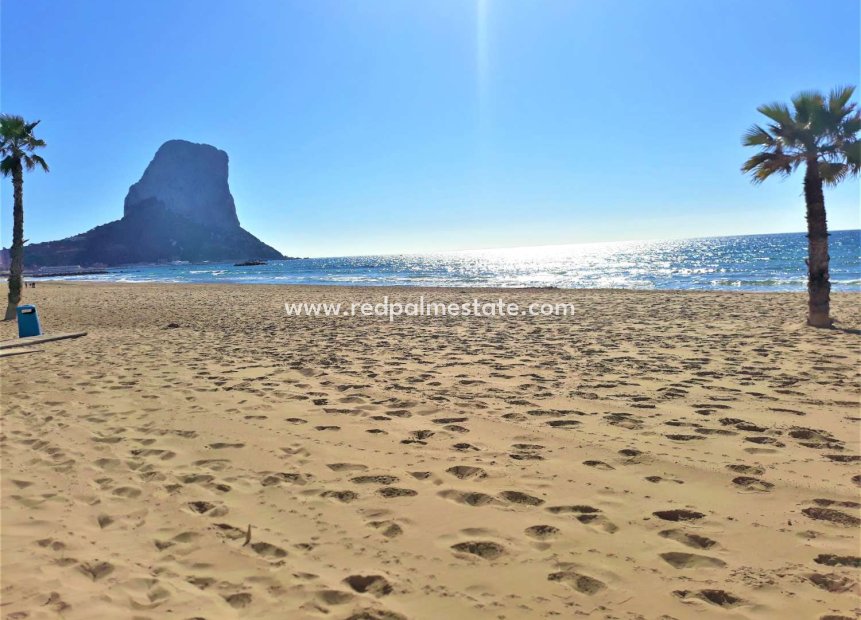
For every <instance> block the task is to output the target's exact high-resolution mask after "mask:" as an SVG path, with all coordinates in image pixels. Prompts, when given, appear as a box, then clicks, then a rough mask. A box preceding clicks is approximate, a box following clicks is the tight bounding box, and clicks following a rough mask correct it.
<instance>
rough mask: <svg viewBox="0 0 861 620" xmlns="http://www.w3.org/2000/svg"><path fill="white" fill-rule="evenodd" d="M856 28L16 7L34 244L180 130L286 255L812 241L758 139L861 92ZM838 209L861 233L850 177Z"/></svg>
mask: <svg viewBox="0 0 861 620" xmlns="http://www.w3.org/2000/svg"><path fill="white" fill-rule="evenodd" d="M859 22H861V16H860V15H859V3H858V2H857V0H829V1H828V2H822V1H821V0H817V1H812V0H811V1H809V2H808V1H806V0H757V1H756V2H750V1H749V0H696V1H691V0H649V1H648V2H646V1H640V0H588V1H587V0H558V1H556V0H542V1H537V2H527V1H517V0H483V1H470V0H434V1H433V2H424V1H422V2H419V1H418V0H414V1H413V0H410V1H408V0H361V1H359V0H356V1H350V2H348V1H337V2H336V1H329V0H314V1H308V0H303V1H287V0H258V1H255V2H235V0H182V1H176V0H146V1H139V2H133V1H131V0H128V1H123V2H116V1H115V0H64V1H63V2H57V1H56V0H27V1H26V2H24V1H17V2H4V3H3V5H2V14H0V35H2V38H0V53H2V57H0V108H2V110H3V111H4V112H10V113H17V114H22V115H24V116H25V117H27V118H30V119H41V120H42V124H41V125H40V126H39V134H40V135H41V137H43V138H44V139H46V140H47V141H48V145H49V148H48V149H46V151H45V153H44V155H45V157H46V159H47V160H48V161H49V163H50V164H51V167H52V171H51V173H50V174H48V175H45V174H35V173H34V174H31V175H29V176H28V177H27V178H26V181H25V204H26V224H25V226H26V228H25V237H27V238H29V239H30V240H31V241H34V242H35V241H46V240H51V239H56V238H61V237H64V236H68V235H71V234H75V233H78V232H83V231H85V230H87V229H89V228H92V227H93V226H96V225H98V224H101V223H104V222H107V221H109V220H113V219H117V218H119V217H120V216H121V215H122V205H123V198H124V197H125V194H126V192H127V190H128V187H129V185H131V184H132V183H133V182H135V181H137V180H138V178H139V177H140V175H141V174H142V172H143V170H144V168H145V167H146V165H147V163H148V162H149V161H150V159H151V158H152V156H153V154H154V153H155V151H156V149H157V148H158V147H159V145H160V144H161V143H163V142H164V141H166V140H168V139H171V138H183V139H187V140H192V141H195V142H206V143H209V144H213V145H215V146H218V147H219V148H221V149H224V150H225V151H227V152H228V154H229V155H230V184H231V189H232V191H233V195H234V197H235V199H236V203H237V207H238V211H239V218H240V221H241V222H242V224H243V226H245V227H246V228H247V229H249V230H250V231H252V232H253V233H255V234H256V235H258V236H259V237H261V238H262V239H263V240H264V241H266V242H268V243H270V244H272V245H274V246H275V247H277V248H278V249H280V250H281V251H283V252H285V253H287V254H289V255H294V256H297V255H298V256H337V255H350V254H373V253H392V252H409V251H434V250H449V249H472V248H489V247H508V246H524V245H544V244H561V243H579V242H590V241H611V240H626V239H661V238H679V237H692V236H709V235H723V234H747V233H763V232H784V231H799V230H803V229H804V228H805V221H804V207H803V199H802V197H801V178H800V177H797V178H793V179H790V180H788V181H777V180H775V181H769V182H766V184H765V185H763V186H760V187H755V186H753V185H751V184H750V183H749V181H748V180H747V179H746V178H745V177H743V176H742V175H741V174H740V173H739V166H740V165H741V163H742V162H743V160H744V159H745V158H746V157H747V156H748V155H749V153H747V152H746V149H744V148H742V147H741V146H740V136H741V134H742V133H743V131H744V130H745V129H746V128H747V127H748V126H749V125H750V124H751V123H753V122H755V121H757V120H758V119H757V116H758V115H757V113H756V111H755V108H756V106H757V105H759V104H761V103H766V102H770V101H773V100H788V99H789V97H791V96H792V95H793V94H794V93H795V92H797V91H799V90H803V89H808V88H819V89H823V90H827V89H830V88H831V87H832V86H834V85H837V84H846V83H850V84H857V83H858V81H859V72H861V71H859V49H861V42H859ZM856 99H857V97H856ZM0 197H2V203H3V204H2V220H3V221H2V241H3V243H4V245H8V243H9V240H10V238H11V230H10V229H11V224H10V221H9V220H10V218H9V216H8V213H9V211H10V208H11V207H10V205H11V189H10V183H9V182H8V180H4V182H3V185H2V193H0ZM826 204H827V208H828V213H829V221H830V225H831V226H832V228H834V229H846V228H859V226H861V224H859V217H861V216H859V210H858V204H859V185H858V182H857V181H855V182H852V183H847V184H845V185H844V186H843V187H841V188H838V189H837V190H828V191H827V193H826Z"/></svg>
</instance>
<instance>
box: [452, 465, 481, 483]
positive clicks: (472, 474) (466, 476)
mask: <svg viewBox="0 0 861 620" xmlns="http://www.w3.org/2000/svg"><path fill="white" fill-rule="evenodd" d="M445 471H446V472H447V473H449V474H451V475H452V476H454V477H455V478H458V479H460V480H470V479H473V480H481V479H482V478H487V472H486V471H484V470H483V469H482V468H481V467H471V466H469V465H455V466H454V467H449V468H448V469H446V470H445Z"/></svg>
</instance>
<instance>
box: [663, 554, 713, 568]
mask: <svg viewBox="0 0 861 620" xmlns="http://www.w3.org/2000/svg"><path fill="white" fill-rule="evenodd" d="M660 555H661V558H663V560H664V561H665V562H666V563H667V564H669V565H670V566H672V567H673V568H722V567H724V566H726V562H724V561H723V560H719V559H718V558H712V557H709V556H707V555H696V554H694V553H682V552H680V551H669V552H667V553H661V554H660Z"/></svg>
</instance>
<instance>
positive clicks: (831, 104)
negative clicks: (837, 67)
mask: <svg viewBox="0 0 861 620" xmlns="http://www.w3.org/2000/svg"><path fill="white" fill-rule="evenodd" d="M854 92H855V87H854V86H838V87H837V88H834V89H832V91H831V92H830V93H829V94H828V109H829V110H830V111H831V113H832V114H837V113H839V112H840V110H842V109H843V108H845V107H846V104H847V103H849V100H850V99H851V98H852V94H853V93H854ZM852 107H853V108H854V107H855V106H854V104H852Z"/></svg>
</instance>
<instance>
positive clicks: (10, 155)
mask: <svg viewBox="0 0 861 620" xmlns="http://www.w3.org/2000/svg"><path fill="white" fill-rule="evenodd" d="M38 124H39V121H36V122H35V123H28V122H27V121H25V120H24V119H23V118H22V117H20V116H15V115H12V114H0V158H2V159H0V173H2V174H3V176H4V177H5V176H9V175H11V176H12V188H13V198H14V199H13V203H14V204H13V207H12V250H11V252H10V255H11V256H10V265H9V304H8V305H7V306H6V316H5V318H4V319H3V320H4V321H9V320H11V319H14V318H15V308H16V307H17V306H18V304H19V303H20V301H21V273H22V272H23V271H24V170H25V169H26V170H33V169H34V168H36V167H37V166H38V167H40V168H42V170H44V171H45V172H48V164H47V163H45V160H44V159H42V158H41V157H39V156H38V155H36V153H35V152H34V151H35V150H36V149H38V148H42V147H43V146H45V141H44V140H40V139H39V138H37V137H36V136H34V135H33V129H34V128H35V127H36V125H38Z"/></svg>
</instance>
